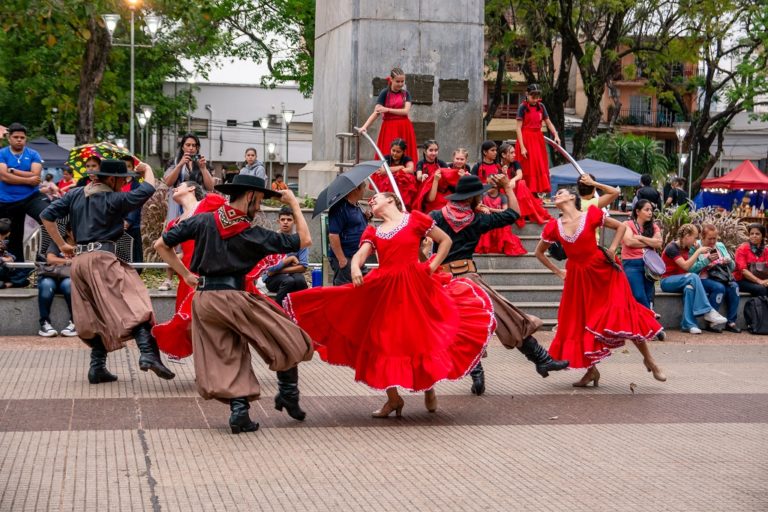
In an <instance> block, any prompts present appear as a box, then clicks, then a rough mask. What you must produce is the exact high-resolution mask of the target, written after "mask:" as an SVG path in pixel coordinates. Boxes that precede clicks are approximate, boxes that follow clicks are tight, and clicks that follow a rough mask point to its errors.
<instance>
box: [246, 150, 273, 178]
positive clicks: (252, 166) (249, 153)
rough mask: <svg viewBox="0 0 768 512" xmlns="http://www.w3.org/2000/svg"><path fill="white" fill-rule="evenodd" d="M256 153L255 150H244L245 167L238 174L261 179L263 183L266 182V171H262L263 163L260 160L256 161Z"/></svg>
mask: <svg viewBox="0 0 768 512" xmlns="http://www.w3.org/2000/svg"><path fill="white" fill-rule="evenodd" d="M256 156H257V153H256V149H255V148H248V149H246V150H245V167H243V168H242V169H240V174H244V175H247V176H256V177H257V178H261V179H263V180H264V182H265V183H266V182H267V171H266V169H264V163H263V162H262V161H261V160H257V159H256Z"/></svg>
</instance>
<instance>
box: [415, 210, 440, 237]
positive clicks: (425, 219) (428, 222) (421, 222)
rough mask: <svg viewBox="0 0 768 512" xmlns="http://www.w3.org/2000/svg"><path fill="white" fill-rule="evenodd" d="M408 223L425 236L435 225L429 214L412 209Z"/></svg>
mask: <svg viewBox="0 0 768 512" xmlns="http://www.w3.org/2000/svg"><path fill="white" fill-rule="evenodd" d="M410 224H411V225H412V226H413V229H414V230H415V231H416V232H417V233H418V234H419V235H422V236H427V235H428V234H429V232H430V231H432V228H433V227H434V226H435V221H434V220H433V219H432V217H430V216H429V215H427V214H425V213H422V212H420V211H418V210H414V211H412V212H411V220H410Z"/></svg>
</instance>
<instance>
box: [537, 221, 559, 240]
mask: <svg viewBox="0 0 768 512" xmlns="http://www.w3.org/2000/svg"><path fill="white" fill-rule="evenodd" d="M559 240H560V239H559V238H558V236H557V219H549V222H547V225H546V226H544V230H543V231H542V232H541V241H542V242H546V243H548V244H553V243H555V242H558V241H559Z"/></svg>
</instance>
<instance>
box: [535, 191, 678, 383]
mask: <svg viewBox="0 0 768 512" xmlns="http://www.w3.org/2000/svg"><path fill="white" fill-rule="evenodd" d="M580 202H581V199H580V197H579V196H578V194H576V193H575V191H570V190H567V189H561V190H559V191H558V192H557V194H556V195H555V206H557V208H558V209H559V210H560V211H561V212H562V214H561V216H560V218H559V219H552V220H550V221H549V223H548V224H547V225H546V226H545V227H544V231H543V232H542V234H541V241H540V242H539V245H538V246H537V247H536V257H537V258H538V259H539V261H541V263H542V264H543V265H544V266H545V267H547V268H548V269H550V270H551V271H552V272H553V273H554V274H557V275H558V276H560V277H561V278H562V279H563V280H564V281H565V286H564V287H563V295H562V297H561V299H560V309H559V310H558V313H557V334H556V335H555V339H554V340H553V341H552V345H551V346H550V348H549V353H550V354H552V357H567V358H568V360H569V361H570V362H571V367H573V368H588V371H587V373H586V374H585V375H584V377H583V378H582V379H581V380H580V381H578V382H576V383H574V384H573V385H574V386H575V387H585V386H587V385H589V383H590V382H591V383H593V385H594V386H597V384H598V381H599V380H600V372H599V371H598V370H597V367H596V366H595V365H596V364H597V363H599V362H600V361H602V360H603V359H605V358H606V357H608V356H609V355H611V349H614V348H618V347H621V346H623V345H624V343H625V341H627V340H629V341H632V342H634V344H635V346H636V347H637V348H638V350H640V353H641V354H643V363H644V365H645V367H646V369H647V370H648V371H649V372H652V373H653V377H654V378H655V379H656V380H660V381H665V380H667V378H666V377H665V376H664V374H663V373H662V371H661V370H660V369H659V367H658V366H657V365H656V362H655V361H654V360H653V357H652V356H651V352H650V350H649V349H648V345H647V344H646V343H645V342H646V341H647V340H650V339H653V337H654V336H656V334H657V333H658V332H659V331H661V328H662V327H661V325H659V322H657V321H656V318H655V316H654V314H653V311H651V310H650V309H648V308H646V307H644V306H642V305H640V303H638V302H637V301H635V300H633V299H632V290H631V289H630V287H629V282H628V281H627V277H626V276H625V275H624V272H622V271H621V267H619V266H618V264H616V262H615V261H614V256H613V255H614V254H615V253H616V248H617V247H618V244H619V242H620V241H621V239H622V237H623V235H624V230H625V229H626V226H625V225H624V224H621V223H620V222H619V221H617V220H615V219H611V218H610V217H607V216H606V215H605V213H604V212H603V211H602V210H600V209H599V208H597V207H595V206H590V207H589V210H587V211H586V212H582V211H581V204H580ZM600 226H605V227H608V228H610V229H615V230H616V236H615V237H614V238H613V241H612V242H611V245H610V247H608V249H607V250H605V249H603V248H602V247H600V246H598V245H597V241H596V240H595V230H596V228H598V227H600ZM554 242H560V243H561V244H562V246H563V249H565V252H566V253H567V254H568V262H567V263H566V270H562V269H560V268H558V267H556V266H555V265H554V264H553V263H552V262H551V261H550V260H549V258H548V257H547V256H546V251H547V249H548V248H549V246H550V245H551V244H552V243H554Z"/></svg>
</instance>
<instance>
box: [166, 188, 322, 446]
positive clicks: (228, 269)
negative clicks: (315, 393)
mask: <svg viewBox="0 0 768 512" xmlns="http://www.w3.org/2000/svg"><path fill="white" fill-rule="evenodd" d="M215 188H216V190H218V191H219V192H222V193H224V194H227V195H229V204H225V205H224V206H222V207H221V208H219V209H218V210H217V211H215V212H212V213H201V214H198V215H194V216H192V217H190V218H188V219H186V220H184V221H182V222H180V223H178V224H177V225H176V226H174V227H173V228H171V229H170V230H168V231H167V232H166V233H164V234H163V236H162V237H161V238H159V239H158V240H157V241H156V242H155V249H156V250H157V252H158V254H160V256H161V257H162V258H163V260H164V261H166V262H167V263H168V264H169V265H170V266H171V268H173V270H175V271H176V272H177V273H178V274H179V275H180V276H181V277H182V278H183V279H184V281H186V282H187V284H189V285H190V286H192V287H195V286H197V291H196V292H195V295H194V297H193V299H192V346H193V350H194V354H195V356H194V357H195V381H196V382H197V390H198V392H199V393H200V395H201V396H202V397H203V398H205V399H211V398H215V399H217V400H220V401H222V402H224V403H228V404H229V405H230V409H231V411H232V414H231V416H230V418H229V426H230V428H231V429H232V433H233V434H239V433H240V432H253V431H255V430H257V429H258V428H259V424H258V423H255V422H253V421H251V418H250V417H249V415H248V409H249V408H250V404H249V402H250V401H253V400H256V399H258V398H259V395H260V388H259V382H258V380H256V376H255V375H254V373H253V370H252V368H251V352H250V347H253V348H254V349H255V350H256V352H258V353H259V355H260V356H261V357H262V359H264V361H265V362H266V363H267V364H268V365H269V368H270V369H271V370H273V371H276V372H277V379H278V389H279V393H278V395H277V396H276V397H275V408H276V409H277V410H282V409H283V408H285V409H287V411H288V414H289V415H290V416H291V417H292V418H294V419H297V420H299V421H301V420H303V419H304V417H305V413H304V411H302V410H301V408H300V407H299V388H298V381H299V371H298V367H297V364H298V363H299V362H300V361H309V360H310V359H312V353H313V349H312V341H311V339H310V338H309V335H307V334H306V333H305V332H304V331H303V330H302V329H301V328H299V326H297V325H296V324H295V323H294V322H293V321H292V320H291V319H290V318H289V317H288V315H287V314H286V313H285V312H284V311H283V310H282V309H281V308H280V307H279V306H278V305H277V304H275V303H274V302H273V301H271V300H269V299H268V298H266V297H264V296H262V295H252V294H250V293H247V292H246V291H245V276H246V274H248V273H249V272H250V271H251V269H252V268H253V267H254V266H255V265H256V263H258V262H259V261H260V260H261V259H263V258H264V257H265V256H267V255H270V254H286V253H295V252H298V251H299V250H300V249H302V248H304V247H309V246H310V245H311V244H312V239H311V237H310V234H309V227H308V226H307V222H306V220H305V219H304V216H303V215H302V213H301V209H300V207H299V202H298V201H297V200H296V197H295V196H294V195H293V192H291V191H290V190H283V191H281V192H275V191H272V190H269V189H267V188H266V187H265V183H264V180H263V179H261V178H258V177H256V176H248V175H243V174H238V175H237V176H235V177H234V179H233V180H232V183H226V184H222V185H216V187H215ZM264 197H277V198H280V201H281V202H282V203H284V204H287V205H288V206H290V207H291V211H292V213H293V218H294V220H295V224H296V233H295V234H287V233H276V232H274V231H270V230H268V229H264V228H263V227H260V226H251V220H252V218H253V216H254V214H255V213H256V212H257V211H259V209H260V206H261V201H262V199H263V198H264ZM192 239H194V240H195V250H194V253H193V255H192V261H191V263H190V268H186V267H185V266H184V264H183V263H182V262H181V260H180V259H179V257H178V255H177V254H176V253H175V252H174V250H173V247H175V246H176V245H178V244H180V243H182V242H185V241H187V240H192ZM198 276H199V277H198Z"/></svg>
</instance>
